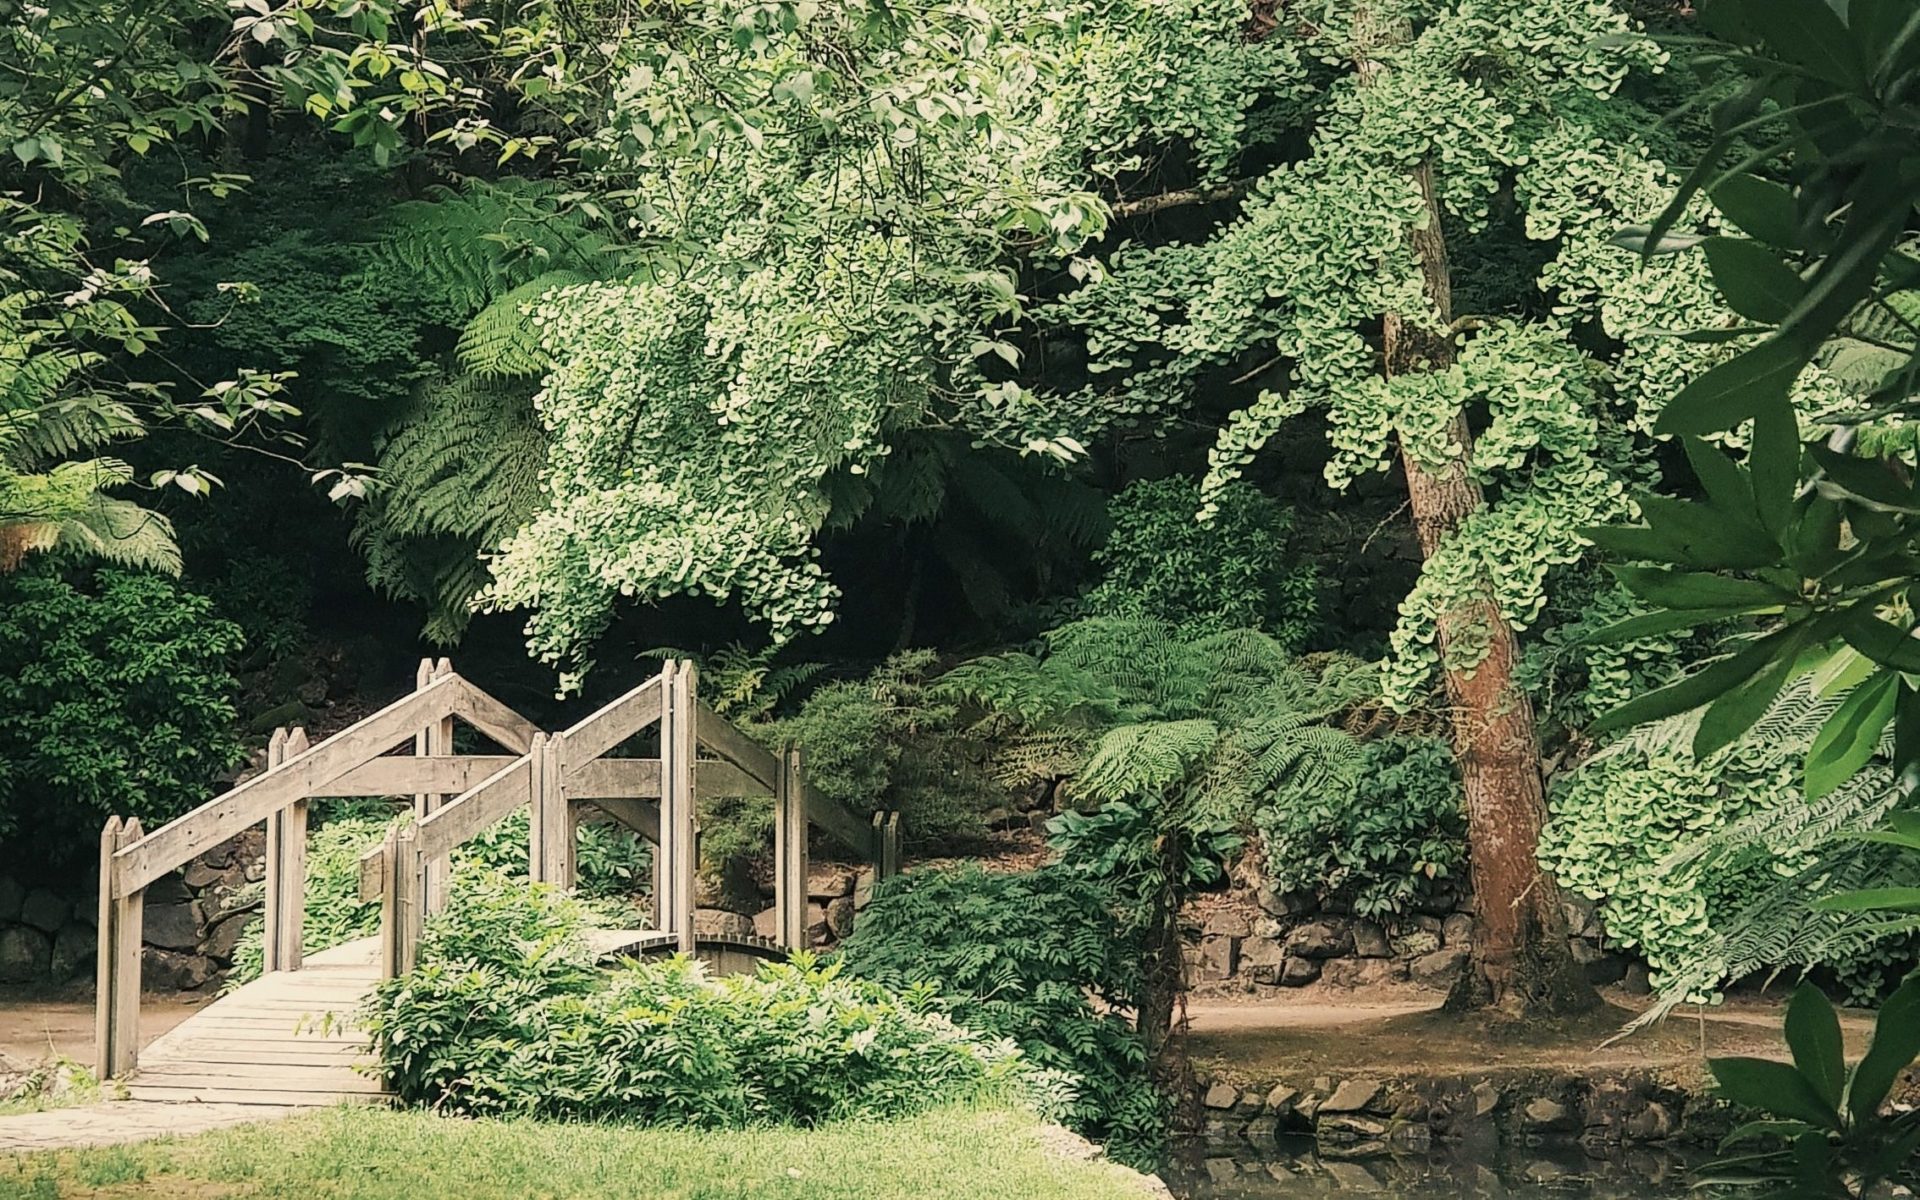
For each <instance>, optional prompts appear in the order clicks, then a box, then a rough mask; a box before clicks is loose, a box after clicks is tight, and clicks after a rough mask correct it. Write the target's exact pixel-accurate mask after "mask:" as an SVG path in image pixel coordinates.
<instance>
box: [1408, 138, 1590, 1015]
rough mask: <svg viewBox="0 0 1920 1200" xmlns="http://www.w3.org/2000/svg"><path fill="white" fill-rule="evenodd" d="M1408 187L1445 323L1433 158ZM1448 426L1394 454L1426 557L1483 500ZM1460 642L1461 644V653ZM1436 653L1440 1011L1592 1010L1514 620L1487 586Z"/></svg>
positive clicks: (1453, 613) (1417, 331)
mask: <svg viewBox="0 0 1920 1200" xmlns="http://www.w3.org/2000/svg"><path fill="white" fill-rule="evenodd" d="M1414 181H1415V183H1416V184H1417V185H1418V186H1419V188H1420V194H1421V197H1422V198H1423V200H1424V201H1425V203H1426V209H1427V222H1426V227H1425V228H1423V229H1417V230H1415V231H1414V232H1413V235H1412V242H1413V250H1414V256H1415V258H1416V259H1417V260H1418V262H1419V264H1420V272H1421V275H1422V277H1423V279H1424V281H1425V286H1426V293H1427V299H1428V301H1429V302H1430V303H1431V305H1432V309H1433V313H1432V316H1430V317H1429V318H1428V323H1431V322H1432V321H1433V320H1434V319H1435V318H1437V319H1438V323H1439V324H1440V326H1441V327H1442V328H1444V327H1445V326H1447V325H1448V324H1450V323H1451V322H1452V320H1453V295H1452V292H1453V285H1452V274H1451V268H1450V267H1449V265H1448V262H1447V243H1446V235H1445V233H1444V232H1443V231H1442V229H1441V224H1440V219H1441V212H1440V204H1439V201H1438V200H1437V199H1436V198H1435V192H1434V184H1433V168H1432V165H1431V164H1430V163H1423V164H1422V165H1421V166H1420V167H1418V168H1417V169H1416V170H1415V171H1414ZM1384 343H1385V346H1384V350H1385V355H1384V357H1385V362H1384V368H1385V371H1386V374H1387V377H1388V378H1389V379H1391V378H1394V377H1395V376H1400V375H1411V374H1416V373H1419V372H1422V371H1443V370H1446V369H1447V368H1448V367H1450V366H1452V365H1453V360H1454V345H1453V338H1452V335H1451V334H1449V333H1435V332H1432V331H1431V330H1430V329H1429V328H1428V327H1427V324H1423V323H1421V322H1409V321H1408V320H1406V319H1405V318H1404V317H1403V316H1402V315H1401V314H1398V313H1388V314H1386V320H1385V323H1384ZM1451 433H1452V436H1453V440H1454V442H1455V443H1456V444H1457V445H1458V447H1459V451H1458V453H1457V454H1456V455H1455V456H1454V458H1453V459H1452V460H1451V461H1449V462H1448V463H1447V464H1446V465H1445V466H1442V467H1435V466H1432V465H1429V464H1426V463H1422V462H1420V461H1418V460H1416V459H1415V458H1414V457H1413V456H1412V455H1411V454H1408V453H1407V452H1406V450H1405V447H1404V446H1403V447H1402V449H1401V455H1400V461H1401V465H1402V467H1403V468H1404V470H1405V472H1406V476H1407V497H1408V500H1409V502H1410V507H1411V509H1412V511H1413V525H1414V531H1415V534H1416V535H1417V536H1418V538H1419V540H1420V552H1421V554H1422V555H1423V556H1424V557H1427V558H1431V557H1433V554H1434V552H1435V551H1436V550H1438V549H1439V548H1440V546H1441V545H1442V544H1443V543H1444V542H1445V541H1446V540H1447V539H1448V538H1449V537H1451V536H1452V535H1453V534H1454V532H1455V531H1456V530H1457V529H1459V527H1460V525H1461V523H1462V522H1464V521H1465V520H1466V519H1467V518H1468V517H1469V516H1471V515H1472V514H1474V513H1476V512H1478V511H1480V509H1481V508H1482V507H1484V506H1485V503H1486V499H1485V497H1484V496H1483V495H1482V494H1481V491H1480V485H1479V484H1478V483H1477V482H1475V480H1474V479H1473V477H1472V476H1471V475H1469V474H1468V473H1467V469H1466V462H1467V460H1468V458H1469V456H1470V455H1471V453H1472V451H1473V433H1472V431H1471V429H1469V428H1468V426H1467V420H1466V417H1465V415H1464V414H1462V415H1459V416H1456V417H1455V418H1454V421H1453V425H1452V429H1451ZM1483 646H1484V655H1482V654H1481V648H1482V647H1483ZM1456 647H1465V648H1468V649H1466V650H1465V651H1464V652H1463V653H1460V654H1456V653H1455V649H1456ZM1438 648H1439V651H1440V662H1441V673H1442V675H1443V677H1444V679H1445V682H1446V692H1447V700H1448V705H1449V708H1450V710H1451V718H1452V726H1453V744H1454V753H1455V755H1456V757H1457V758H1458V759H1459V763H1460V776H1461V781H1462V783H1463V785H1464V787H1465V791H1466V799H1467V843H1468V850H1469V862H1470V866H1471V872H1472V881H1473V891H1474V934H1473V952H1472V957H1471V961H1470V962H1469V964H1468V966H1467V969H1466V970H1465V971H1464V972H1463V973H1462V974H1461V977H1460V980H1459V982H1458V983H1457V984H1456V985H1455V986H1454V988H1453V992H1452V994H1451V995H1449V996H1448V998H1447V1007H1448V1008H1450V1009H1455V1010H1459V1009H1469V1008H1473V1009H1478V1008H1495V1009H1499V1010H1501V1011H1503V1012H1506V1013H1508V1014H1510V1015H1513V1016H1536V1015H1538V1016H1546V1015H1555V1014H1564V1013H1574V1012H1583V1011H1586V1010H1588V1009H1592V1008H1594V1007H1596V1006H1598V1004H1599V1003H1600V999H1599V996H1598V995H1597V994H1596V993H1595V992H1594V990H1593V987H1592V985H1590V984H1589V983H1588V982H1587V980H1586V977H1585V973H1584V972H1582V971H1581V969H1580V967H1579V964H1577V963H1575V962H1574V961H1573V954H1572V951H1571V949H1570V947H1569V945H1568V942H1567V921H1566V916H1565V913H1564V911H1563V910H1562V909H1561V907H1560V889H1559V887H1558V886H1557V885H1556V884H1555V883H1554V881H1553V878H1552V877H1551V876H1549V875H1548V874H1547V873H1546V872H1545V871H1542V870H1541V869H1540V864H1539V861H1538V859H1537V857H1536V851H1537V848H1538V846H1539V843H1540V830H1541V827H1542V826H1543V825H1544V824H1545V823H1546V809H1547V804H1546V788H1545V783H1544V781H1543V779H1542V778H1541V774H1540V743H1539V736H1538V734H1537V733H1536V732H1535V730H1534V719H1533V704H1532V702H1531V701H1530V700H1529V699H1528V697H1527V695H1526V693H1525V692H1523V691H1521V690H1520V688H1519V687H1518V686H1517V685H1516V684H1515V683H1514V679H1513V667H1514V662H1515V660H1516V659H1517V657H1518V651H1519V647H1518V643H1517V642H1516V640H1515V638H1514V633H1513V626H1512V625H1510V624H1509V623H1508V622H1507V619H1506V617H1505V615H1504V614H1502V613H1501V611H1500V609H1499V606H1498V605H1497V604H1496V603H1495V602H1494V599H1493V595H1492V588H1491V585H1490V584H1488V585H1487V586H1486V587H1485V589H1484V590H1483V591H1482V592H1481V594H1479V595H1477V596H1475V597H1473V598H1472V599H1469V600H1466V601H1463V602H1462V603H1460V604H1459V605H1457V606H1456V607H1454V608H1453V609H1452V610H1450V611H1448V612H1445V613H1442V614H1441V615H1440V619H1439V647H1438ZM1476 659H1477V661H1476Z"/></svg>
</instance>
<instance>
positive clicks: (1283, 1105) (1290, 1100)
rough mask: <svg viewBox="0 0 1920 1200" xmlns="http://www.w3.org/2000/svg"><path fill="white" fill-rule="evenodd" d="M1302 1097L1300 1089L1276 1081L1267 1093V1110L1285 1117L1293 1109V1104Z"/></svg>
mask: <svg viewBox="0 0 1920 1200" xmlns="http://www.w3.org/2000/svg"><path fill="white" fill-rule="evenodd" d="M1299 1098H1300V1089H1299V1088H1291V1087H1288V1086H1287V1085H1286V1084H1284V1083H1276V1084H1274V1085H1273V1090H1272V1091H1270V1092H1268V1093H1267V1111H1268V1112H1270V1113H1272V1114H1273V1115H1274V1116H1276V1117H1284V1116H1286V1115H1287V1114H1288V1113H1291V1112H1292V1111H1293V1105H1294V1102H1295V1101H1296V1100H1298V1099H1299Z"/></svg>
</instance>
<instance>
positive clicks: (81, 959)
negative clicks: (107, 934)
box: [47, 921, 99, 983]
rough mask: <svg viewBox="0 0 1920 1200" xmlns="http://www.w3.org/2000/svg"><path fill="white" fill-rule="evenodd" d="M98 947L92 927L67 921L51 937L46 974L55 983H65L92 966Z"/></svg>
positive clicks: (97, 940)
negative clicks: (50, 949)
mask: <svg viewBox="0 0 1920 1200" xmlns="http://www.w3.org/2000/svg"><path fill="white" fill-rule="evenodd" d="M98 946H99V939H98V938H96V937H95V936H94V932H93V926H91V925H82V924H80V923H78V922H77V921H69V922H68V923H67V924H65V925H62V926H61V927H60V932H59V933H56V934H54V935H53V953H52V955H51V956H50V957H49V958H48V961H47V974H48V975H49V976H50V977H51V978H52V979H53V981H54V982H55V983H65V982H66V981H67V980H69V979H72V978H74V977H75V976H76V975H79V974H81V973H82V972H84V971H85V970H86V969H87V968H88V967H91V966H92V965H93V958H94V953H95V951H96V949H97V948H98Z"/></svg>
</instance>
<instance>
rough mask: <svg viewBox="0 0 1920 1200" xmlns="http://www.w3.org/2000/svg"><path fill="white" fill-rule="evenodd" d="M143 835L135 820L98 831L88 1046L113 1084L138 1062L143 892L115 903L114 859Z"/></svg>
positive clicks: (98, 1068) (110, 821)
mask: <svg viewBox="0 0 1920 1200" xmlns="http://www.w3.org/2000/svg"><path fill="white" fill-rule="evenodd" d="M143 836H145V834H144V833H143V832H142V830H141V828H140V822H139V820H138V819H137V818H133V817H129V818H128V819H127V820H126V821H125V822H122V821H121V820H120V818H119V817H109V818H108V819H107V824H106V828H104V829H102V830H101V831H100V913H99V916H100V925H99V939H100V940H99V945H98V956H99V961H98V962H97V963H96V965H95V981H96V991H95V994H94V1009H93V1035H94V1036H93V1041H94V1053H95V1056H96V1057H95V1061H94V1066H95V1070H96V1073H97V1074H98V1075H99V1077H100V1078H101V1079H117V1078H120V1077H122V1076H125V1075H127V1074H129V1073H131V1072H132V1071H133V1069H134V1067H136V1066H137V1065H139V1062H140V934H141V925H142V923H143V920H142V919H143V917H144V915H145V903H146V890H145V889H144V888H142V889H140V890H138V891H133V892H129V893H128V894H126V895H125V896H120V897H115V895H114V893H115V892H116V891H118V890H119V888H118V886H117V885H118V883H119V880H118V878H117V875H118V873H119V869H118V866H117V864H116V863H115V862H114V858H113V856H114V854H115V853H116V852H118V851H119V850H121V849H123V848H125V847H127V846H130V845H132V844H133V843H135V842H137V841H139V840H140V839H141V838H142V837H143Z"/></svg>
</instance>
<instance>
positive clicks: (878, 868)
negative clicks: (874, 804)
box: [871, 812, 900, 883]
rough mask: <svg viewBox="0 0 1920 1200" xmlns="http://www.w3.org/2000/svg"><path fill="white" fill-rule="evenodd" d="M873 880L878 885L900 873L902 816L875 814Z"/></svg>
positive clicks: (895, 813)
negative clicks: (881, 881)
mask: <svg viewBox="0 0 1920 1200" xmlns="http://www.w3.org/2000/svg"><path fill="white" fill-rule="evenodd" d="M871 853H872V856H873V878H874V881H875V882H876V883H877V882H879V881H880V880H882V879H892V878H893V877H894V876H895V875H898V874H899V873H900V814H899V813H897V812H877V813H875V814H873V850H872V852H871Z"/></svg>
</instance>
